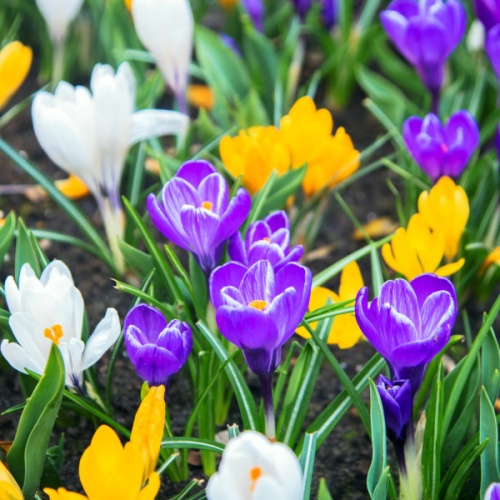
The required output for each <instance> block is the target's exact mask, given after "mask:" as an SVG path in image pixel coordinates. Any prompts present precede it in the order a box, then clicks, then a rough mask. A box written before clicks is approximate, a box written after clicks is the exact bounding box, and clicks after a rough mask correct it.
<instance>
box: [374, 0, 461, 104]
mask: <svg viewBox="0 0 500 500" xmlns="http://www.w3.org/2000/svg"><path fill="white" fill-rule="evenodd" d="M380 20H381V22H382V26H383V27H384V29H385V31H386V32H387V35H388V36H389V38H390V39H391V40H392V42H393V43H394V45H396V47H397V48H398V50H399V51H400V52H401V54H402V55H403V56H404V57H405V58H406V59H407V60H408V62H410V63H411V64H412V65H413V66H414V67H415V68H416V70H417V72H418V74H419V75H420V78H421V79H422V81H423V83H424V85H425V86H426V87H427V88H428V89H429V90H430V92H431V94H432V96H433V111H434V112H437V99H438V96H439V91H440V88H441V85H442V83H443V77H444V66H445V63H446V60H447V59H448V57H449V55H450V54H451V53H452V52H453V50H454V49H455V47H456V46H457V45H458V43H459V42H460V40H461V38H462V36H463V35H464V33H465V28H466V23H467V18H466V11H465V8H464V6H463V5H462V4H461V3H460V2H459V1H458V0H448V1H447V2H444V1H443V0H421V1H420V2H418V1H417V0H394V1H393V2H391V3H390V4H389V6H388V8H387V9H386V10H384V11H382V13H381V14H380Z"/></svg>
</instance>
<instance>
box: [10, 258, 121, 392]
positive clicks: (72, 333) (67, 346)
mask: <svg viewBox="0 0 500 500" xmlns="http://www.w3.org/2000/svg"><path fill="white" fill-rule="evenodd" d="M5 299H6V301H7V306H8V308H9V310H10V312H11V316H10V318H9V325H10V328H11V330H12V333H13V334H14V337H15V338H16V341H17V342H9V341H8V340H3V341H2V344H1V351H2V354H3V356H4V357H5V359H6V360H7V362H8V363H10V365H11V366H13V367H14V368H15V369H16V370H18V371H20V372H24V371H25V369H26V368H27V369H29V370H31V371H33V372H35V373H38V374H42V373H43V371H44V370H45V365H46V364H47V359H48V357H49V353H50V348H51V346H52V344H53V343H54V344H56V345H57V346H58V347H59V350H60V351H61V355H62V358H63V360H64V366H65V369H66V385H68V386H70V387H75V388H82V383H83V371H84V370H86V369H87V368H89V367H90V366H92V365H93V364H94V363H95V362H96V361H97V360H98V359H99V358H100V357H101V356H102V355H103V354H104V353H105V352H106V351H107V349H109V347H110V346H111V345H112V344H113V343H114V342H115V341H116V339H117V338H118V336H119V335H120V321H119V318H118V313H117V312H116V310H115V309H111V308H110V309H108V310H107V311H106V315H105V316H104V318H103V319H102V320H101V321H100V322H99V324H98V325H97V327H96V329H95V330H94V333H93V334H92V335H91V336H90V337H89V339H88V340H87V343H86V344H85V343H84V342H83V340H82V338H81V337H82V326H83V316H84V305H83V298H82V295H81V293H80V291H79V290H78V289H77V288H76V287H75V285H74V283H73V278H72V276H71V273H70V271H69V269H68V268H67V267H66V265H65V264H64V263H63V262H61V261H58V260H55V261H53V262H51V263H50V264H49V265H48V266H47V267H46V268H45V269H44V271H43V272H42V275H41V276H40V279H38V278H37V277H36V275H35V273H34V271H33V269H32V268H31V266H30V265H29V264H25V265H24V266H23V267H22V268H21V272H20V276H19V287H18V285H17V284H16V282H15V281H14V278H13V277H12V276H9V277H8V278H7V280H6V282H5Z"/></svg>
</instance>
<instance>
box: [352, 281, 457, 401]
mask: <svg viewBox="0 0 500 500" xmlns="http://www.w3.org/2000/svg"><path fill="white" fill-rule="evenodd" d="M355 313H356V320H357V321H358V324H359V326H360V328H361V330H362V331H363V333H364V334H365V336H366V338H367V339H368V341H369V342H370V343H371V344H372V345H373V347H375V349H377V351H378V352H379V353H380V354H381V355H382V356H383V357H384V358H385V360H386V361H387V363H388V365H389V368H390V370H391V378H392V379H393V380H404V379H409V380H410V384H411V388H412V392H413V394H415V392H416V391H417V389H418V388H419V386H420V383H421V382H422V377H423V374H424V371H425V367H426V366H427V364H428V363H429V362H430V361H431V360H432V359H433V358H434V356H436V354H438V353H439V351H441V349H443V348H444V347H445V345H446V344H447V343H448V340H449V339H450V335H451V330H452V328H453V325H454V323H455V318H456V315H457V298H456V293H455V288H454V286H453V284H452V283H451V282H450V281H449V280H447V279H446V278H439V277H438V276H436V275H434V274H422V275H421V276H419V277H418V278H415V279H414V280H413V281H411V282H410V283H408V282H407V281H406V280H402V279H397V280H394V281H386V282H385V283H384V284H383V285H382V287H381V289H380V294H379V296H378V297H375V298H374V299H373V300H372V301H371V302H370V303H368V288H367V287H365V288H362V289H361V290H360V291H359V293H358V296H357V298H356V305H355Z"/></svg>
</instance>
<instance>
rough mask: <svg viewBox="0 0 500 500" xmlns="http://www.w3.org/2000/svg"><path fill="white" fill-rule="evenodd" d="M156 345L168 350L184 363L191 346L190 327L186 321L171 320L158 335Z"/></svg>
mask: <svg viewBox="0 0 500 500" xmlns="http://www.w3.org/2000/svg"><path fill="white" fill-rule="evenodd" d="M157 345H158V347H161V348H163V349H165V350H167V351H170V352H171V353H172V354H173V355H174V356H175V357H176V358H177V359H178V360H179V362H180V363H182V364H184V363H185V362H186V360H187V358H188V356H189V354H190V353H191V349H192V347H193V335H192V333H191V328H190V327H189V325H188V324H187V323H183V322H181V321H179V320H173V321H171V322H170V323H169V324H168V326H167V327H166V328H165V329H164V330H163V331H162V332H161V333H160V335H159V336H158V341H157Z"/></svg>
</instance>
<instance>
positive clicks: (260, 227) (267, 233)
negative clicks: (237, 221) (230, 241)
mask: <svg viewBox="0 0 500 500" xmlns="http://www.w3.org/2000/svg"><path fill="white" fill-rule="evenodd" d="M271 236H272V233H271V229H270V228H269V226H268V225H267V224H266V223H265V222H264V221H262V220H258V221H256V222H252V224H250V226H249V228H248V231H247V234H246V236H245V243H246V251H247V252H248V251H249V250H250V247H251V246H252V245H253V244H254V243H255V242H257V241H261V240H263V239H264V238H269V239H271Z"/></svg>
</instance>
